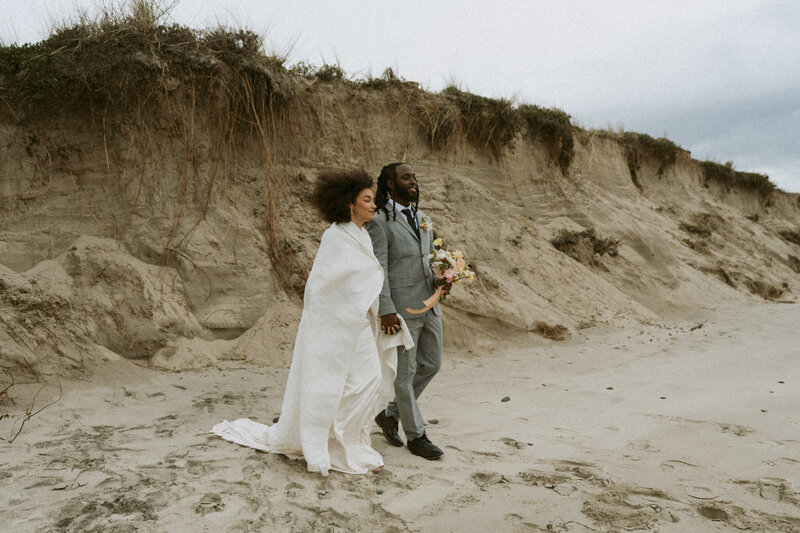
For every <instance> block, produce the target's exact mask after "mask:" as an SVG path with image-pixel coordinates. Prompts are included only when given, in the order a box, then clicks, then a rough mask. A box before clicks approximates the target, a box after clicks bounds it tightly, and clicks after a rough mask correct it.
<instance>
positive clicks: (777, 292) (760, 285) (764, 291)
mask: <svg viewBox="0 0 800 533" xmlns="http://www.w3.org/2000/svg"><path fill="white" fill-rule="evenodd" d="M744 284H745V285H746V286H747V288H748V289H750V292H752V293H753V294H756V295H758V296H761V297H762V298H764V299H765V300H777V299H778V298H780V297H781V295H782V294H783V293H784V292H785V285H786V284H785V283H784V288H781V287H776V286H775V285H773V284H771V283H768V282H766V281H762V280H754V279H749V278H748V279H746V280H745V282H744Z"/></svg>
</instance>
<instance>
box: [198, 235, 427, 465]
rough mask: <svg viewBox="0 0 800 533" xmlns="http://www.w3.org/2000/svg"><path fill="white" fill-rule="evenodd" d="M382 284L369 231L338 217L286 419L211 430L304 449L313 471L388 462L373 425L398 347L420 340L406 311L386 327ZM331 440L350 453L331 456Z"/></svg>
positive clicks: (306, 324)
mask: <svg viewBox="0 0 800 533" xmlns="http://www.w3.org/2000/svg"><path fill="white" fill-rule="evenodd" d="M382 286H383V271H382V269H381V267H380V264H379V263H378V260H377V259H376V258H375V255H374V254H373V252H372V241H371V240H370V238H369V234H368V233H367V231H366V230H365V229H359V228H358V227H357V226H356V225H355V224H353V223H347V224H333V225H331V227H330V228H328V229H327V230H326V231H325V232H324V233H323V235H322V240H321V242H320V246H319V250H318V251H317V255H316V257H315V259H314V265H313V267H312V268H311V272H310V273H309V276H308V281H307V282H306V289H305V295H304V300H303V315H302V318H301V319H300V326H299V328H298V331H297V338H296V339H295V346H294V353H293V356H292V364H291V368H290V370H289V377H288V380H287V383H286V392H285V393H284V398H283V406H282V408H281V415H280V420H279V421H278V423H277V424H275V425H273V426H266V425H264V424H260V423H258V422H254V421H252V420H248V419H240V420H236V421H234V422H228V421H227V420H226V421H223V422H222V423H220V424H217V425H215V426H214V427H213V428H212V429H211V431H212V433H215V434H217V435H219V436H220V437H222V438H224V439H226V440H229V441H231V442H235V443H237V444H241V445H243V446H249V447H252V448H256V449H259V450H263V451H268V452H272V453H281V454H284V455H287V456H289V457H292V458H301V457H302V458H304V459H305V460H306V463H307V466H308V470H309V471H311V472H321V473H322V474H323V475H327V474H328V470H330V469H333V470H339V471H343V472H349V473H364V472H366V471H368V470H371V469H373V468H376V467H378V466H381V465H382V464H383V462H382V459H381V458H380V455H379V454H378V453H377V452H376V451H374V450H372V448H371V447H370V446H369V427H370V424H371V423H372V417H373V416H375V414H376V413H377V412H378V411H379V410H380V409H382V408H383V407H384V406H385V405H386V402H388V401H389V400H391V399H392V397H393V396H394V388H393V384H394V378H395V375H396V371H397V348H396V347H397V346H399V345H403V346H405V347H406V348H411V347H413V345H414V341H413V340H412V338H411V335H410V333H409V331H408V328H407V327H406V325H405V322H402V318H401V323H402V331H401V332H400V333H397V334H396V335H391V336H389V335H385V334H384V333H383V332H381V331H380V319H379V317H378V296H379V294H380V291H381V288H382ZM375 358H378V359H379V364H376V362H375ZM354 423H356V424H357V425H358V427H356V428H355V431H353V424H354ZM348 427H349V429H348ZM334 441H336V442H334ZM329 442H331V443H332V445H335V446H337V447H342V446H343V447H344V451H343V453H336V454H333V455H335V456H334V457H332V454H331V453H329ZM332 459H333V464H332ZM337 463H344V464H337Z"/></svg>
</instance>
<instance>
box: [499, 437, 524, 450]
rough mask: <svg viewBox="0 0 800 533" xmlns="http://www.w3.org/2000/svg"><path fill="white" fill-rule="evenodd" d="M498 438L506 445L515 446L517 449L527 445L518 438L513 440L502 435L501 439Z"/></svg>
mask: <svg viewBox="0 0 800 533" xmlns="http://www.w3.org/2000/svg"><path fill="white" fill-rule="evenodd" d="M499 440H500V442H502V443H503V444H505V445H506V446H511V447H512V448H516V449H518V450H521V449H523V448H525V447H527V445H526V444H525V443H524V442H520V441H518V440H514V439H512V438H511V437H503V438H502V439H499Z"/></svg>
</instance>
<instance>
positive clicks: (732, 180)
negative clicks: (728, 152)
mask: <svg viewBox="0 0 800 533" xmlns="http://www.w3.org/2000/svg"><path fill="white" fill-rule="evenodd" d="M701 164H702V166H703V177H704V180H705V183H706V185H708V184H709V183H716V184H718V185H720V186H721V187H722V188H723V189H724V190H725V191H731V190H733V189H738V190H740V191H748V192H753V193H755V194H757V195H758V196H759V197H760V198H761V200H762V201H763V202H764V203H765V204H766V205H769V204H770V200H771V197H772V193H773V191H775V189H776V187H775V184H773V183H772V182H771V181H769V177H768V176H766V175H764V174H758V173H755V172H740V171H738V170H734V169H733V166H732V165H731V164H726V165H722V164H720V163H717V162H715V161H703V162H702V163H701Z"/></svg>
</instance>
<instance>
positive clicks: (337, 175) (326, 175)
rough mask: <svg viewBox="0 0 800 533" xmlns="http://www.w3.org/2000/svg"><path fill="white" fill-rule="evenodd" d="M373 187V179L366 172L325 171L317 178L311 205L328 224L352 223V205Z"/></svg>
mask: <svg viewBox="0 0 800 533" xmlns="http://www.w3.org/2000/svg"><path fill="white" fill-rule="evenodd" d="M371 187H372V178H371V177H370V176H369V174H367V173H366V171H364V170H361V169H353V170H324V171H322V172H320V173H319V175H318V176H317V182H316V183H315V184H314V190H313V191H312V192H311V203H312V205H313V206H314V207H316V208H317V209H318V210H319V212H320V213H322V218H324V219H325V220H327V221H328V222H331V223H333V222H340V223H344V222H350V205H351V204H352V203H353V202H355V200H356V197H357V196H358V193H360V192H361V191H363V190H364V189H370V188H371Z"/></svg>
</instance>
